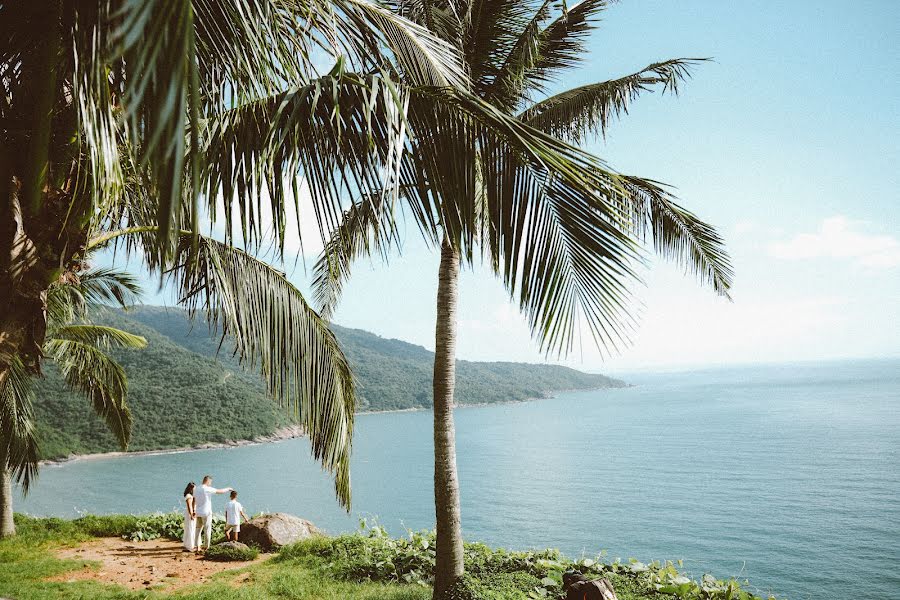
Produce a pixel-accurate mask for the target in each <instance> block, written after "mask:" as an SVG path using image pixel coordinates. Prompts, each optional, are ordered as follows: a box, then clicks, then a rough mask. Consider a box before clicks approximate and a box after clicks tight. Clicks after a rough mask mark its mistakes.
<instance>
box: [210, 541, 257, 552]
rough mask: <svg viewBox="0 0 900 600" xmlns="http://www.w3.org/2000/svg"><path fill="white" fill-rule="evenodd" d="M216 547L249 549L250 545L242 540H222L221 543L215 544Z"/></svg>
mask: <svg viewBox="0 0 900 600" xmlns="http://www.w3.org/2000/svg"><path fill="white" fill-rule="evenodd" d="M216 547H218V548H231V549H232V550H249V549H250V546H248V545H247V544H244V543H242V542H222V543H221V544H216Z"/></svg>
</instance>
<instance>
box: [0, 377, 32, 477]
mask: <svg viewBox="0 0 900 600" xmlns="http://www.w3.org/2000/svg"><path fill="white" fill-rule="evenodd" d="M31 377H32V375H31V373H29V372H28V370H27V369H26V368H25V366H24V365H23V364H22V361H21V360H19V359H15V360H13V361H12V363H11V365H10V369H9V371H8V372H7V376H6V377H5V378H4V379H3V380H2V381H0V468H3V467H4V466H7V467H8V468H9V469H10V471H12V474H13V477H14V478H15V479H16V480H17V481H18V482H19V483H20V484H21V486H22V491H23V492H24V493H28V488H29V487H30V486H31V483H32V482H33V481H34V479H35V478H36V477H37V472H38V456H39V450H38V442H37V438H36V436H35V431H34V412H33V409H32V401H33V398H34V393H33V392H32V390H31Z"/></svg>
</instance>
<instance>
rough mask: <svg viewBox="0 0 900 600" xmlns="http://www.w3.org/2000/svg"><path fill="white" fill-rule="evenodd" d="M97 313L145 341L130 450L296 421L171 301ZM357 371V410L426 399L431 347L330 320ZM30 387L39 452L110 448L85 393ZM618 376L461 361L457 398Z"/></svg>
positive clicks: (51, 378)
mask: <svg viewBox="0 0 900 600" xmlns="http://www.w3.org/2000/svg"><path fill="white" fill-rule="evenodd" d="M96 320H97V321H98V322H101V323H106V324H109V325H113V326H116V327H120V328H122V329H125V330H127V331H131V332H133V333H137V334H140V335H143V336H144V337H146V338H147V340H148V347H147V348H146V349H144V350H141V351H122V352H118V353H117V358H118V359H119V360H120V362H121V363H122V365H123V366H124V367H125V370H126V372H127V373H128V378H129V405H130V406H131V409H132V411H133V413H134V420H135V426H134V431H133V435H132V443H131V446H130V449H131V450H157V449H165V448H176V447H184V446H194V445H197V444H202V443H223V442H227V441H230V440H245V439H253V438H257V437H262V436H268V435H271V434H272V433H273V432H275V431H276V430H278V429H280V428H282V427H286V426H288V425H291V424H293V423H294V422H295V421H294V419H293V417H292V415H290V414H289V413H288V412H287V411H284V410H281V409H279V408H278V407H277V406H276V405H275V404H274V403H273V402H272V401H271V400H269V399H268V398H267V397H266V395H265V393H264V387H263V385H262V382H261V381H260V379H259V378H258V377H256V376H255V375H254V374H252V373H249V372H246V371H244V370H243V369H242V368H241V367H240V365H239V364H238V362H237V360H236V359H235V358H234V357H233V356H232V355H231V352H230V347H229V344H228V342H227V341H226V343H225V344H222V345H221V347H220V344H219V338H218V336H215V335H211V334H210V332H209V330H208V328H207V326H206V324H205V323H204V322H202V321H197V322H194V323H192V322H191V321H190V320H189V319H188V317H187V314H186V313H185V312H184V311H183V310H181V309H178V308H167V307H157V306H141V307H136V308H134V309H132V310H130V311H128V312H127V313H123V312H122V311H119V310H113V309H100V311H99V313H98V314H97V316H96ZM332 327H333V329H334V332H335V334H336V335H337V337H338V340H339V341H340V343H341V346H342V348H343V349H344V352H345V353H346V355H347V357H348V359H349V361H350V363H351V365H352V367H353V371H354V374H355V376H356V380H357V390H358V396H359V410H360V411H361V412H369V411H383V410H406V409H419V408H430V407H431V369H432V362H433V359H434V354H433V353H432V352H430V351H428V350H426V349H425V348H423V347H421V346H417V345H415V344H410V343H407V342H403V341H401V340H395V339H387V338H382V337H379V336H377V335H375V334H373V333H369V332H367V331H363V330H360V329H348V328H345V327H340V326H337V325H333V326H332ZM47 371H48V373H47V377H46V378H45V379H44V380H42V381H40V382H39V384H38V386H37V389H36V392H37V393H36V396H37V398H36V403H35V411H36V413H37V415H36V416H37V422H38V424H39V425H38V435H39V438H40V441H41V446H42V455H43V457H44V458H58V457H64V456H68V455H70V454H87V453H96V452H108V451H113V450H117V449H118V448H117V446H116V444H115V441H114V439H113V438H112V436H111V435H110V434H109V433H108V432H107V431H106V430H105V428H104V426H103V425H102V424H101V423H100V422H99V420H98V419H97V418H96V417H95V416H94V415H93V414H92V413H91V411H90V409H89V408H88V406H87V403H86V401H84V400H83V399H82V398H80V397H77V396H73V395H71V394H69V393H68V392H67V391H66V390H65V388H64V386H63V385H62V381H61V380H60V378H59V375H58V374H57V373H56V372H55V370H54V369H53V368H52V367H50V368H48V369H47ZM625 385H626V384H625V383H624V382H622V381H620V380H617V379H612V378H610V377H606V376H604V375H595V374H589V373H582V372H580V371H576V370H574V369H569V368H567V367H561V366H556V365H540V364H526V363H512V362H490V363H488V362H472V361H459V362H458V369H457V389H456V401H457V403H458V404H461V405H466V404H470V405H471V404H492V403H499V402H516V401H522V400H527V399H531V398H540V397H546V396H548V395H550V394H552V393H553V392H556V391H563V390H583V389H600V388H612V387H623V386H625Z"/></svg>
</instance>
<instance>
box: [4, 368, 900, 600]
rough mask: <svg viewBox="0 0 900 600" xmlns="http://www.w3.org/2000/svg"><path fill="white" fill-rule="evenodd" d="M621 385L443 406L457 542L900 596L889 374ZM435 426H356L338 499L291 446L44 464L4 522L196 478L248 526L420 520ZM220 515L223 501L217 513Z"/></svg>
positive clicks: (114, 500)
mask: <svg viewBox="0 0 900 600" xmlns="http://www.w3.org/2000/svg"><path fill="white" fill-rule="evenodd" d="M626 379H627V380H628V381H629V383H631V384H633V386H632V387H628V388H624V389H612V390H597V391H590V392H566V393H560V394H558V395H557V396H556V397H554V398H551V399H546V400H536V401H530V402H523V403H516V404H502V405H491V406H477V407H464V408H459V409H457V410H456V412H455V414H456V432H457V438H456V441H457V453H458V466H459V475H460V485H461V490H462V492H461V494H462V522H463V532H464V535H465V537H466V538H467V539H468V540H478V541H482V542H485V543H487V544H490V545H493V546H504V547H507V548H513V549H535V548H546V547H553V548H559V549H560V550H562V551H563V552H564V553H565V554H567V555H568V556H570V557H582V556H584V557H595V556H597V555H599V554H600V553H601V552H602V553H603V554H602V556H603V560H608V561H611V560H615V559H616V558H621V559H622V560H628V559H629V558H636V559H638V560H641V561H643V562H649V561H652V560H665V559H672V560H677V559H682V560H683V561H684V569H685V570H687V571H689V572H690V573H691V574H692V575H693V576H695V577H700V576H702V575H703V574H704V573H710V574H713V575H715V576H717V577H720V578H724V577H736V578H738V579H740V580H745V579H746V580H749V583H750V589H752V590H755V591H756V592H757V593H760V594H762V595H764V594H773V595H775V596H776V597H777V598H780V599H782V598H787V599H789V600H806V599H817V600H821V599H857V600H889V599H897V598H900V360H877V361H852V362H830V363H821V364H809V363H804V364H783V365H766V366H752V367H749V366H748V367H728V368H714V369H713V368H711V369H705V370H696V371H682V372H666V373H653V374H633V375H628V376H626ZM431 427H432V415H431V412H429V411H421V412H403V413H383V414H363V415H359V416H358V418H357V420H356V431H355V435H354V446H353V471H352V483H353V505H352V509H351V510H350V512H349V513H348V512H346V511H344V510H342V509H341V508H340V507H339V505H338V503H337V502H336V501H335V498H334V490H333V484H332V481H331V480H330V479H329V477H328V476H327V474H324V473H322V472H321V470H320V468H319V466H318V465H317V463H315V462H314V461H313V460H312V459H311V458H310V455H309V444H308V443H307V441H306V440H304V439H292V440H285V441H281V442H274V443H266V444H260V445H252V446H242V447H234V448H220V449H209V450H198V451H187V452H180V453H174V454H160V455H149V456H147V455H144V456H125V457H118V458H106V459H83V460H76V461H72V462H68V463H63V464H61V465H56V466H47V467H44V468H43V469H42V471H41V474H40V478H39V480H38V483H37V484H36V486H35V487H34V488H33V489H32V491H31V493H30V494H29V495H28V497H27V498H21V497H19V498H18V499H17V505H16V507H17V510H20V511H22V512H26V513H29V514H32V515H55V516H61V517H74V516H77V515H79V514H82V513H123V512H127V513H145V512H152V511H169V510H172V509H176V508H177V507H178V506H179V505H180V499H181V492H182V490H183V488H184V486H185V484H186V483H187V482H188V481H189V480H193V481H199V480H200V478H201V477H202V476H203V475H204V474H206V473H210V474H212V475H213V476H214V482H213V484H214V485H215V486H218V487H225V486H232V487H235V488H236V489H237V490H238V491H239V494H240V499H241V502H242V503H243V505H244V506H245V510H247V512H248V513H259V512H262V511H284V512H289V513H293V514H297V515H300V516H303V517H305V518H307V519H310V520H311V521H313V522H314V523H315V524H317V525H318V526H319V527H321V528H323V529H325V530H326V531H328V532H331V533H338V532H345V531H353V530H355V529H357V528H358V527H359V524H360V520H361V519H365V520H366V521H367V522H368V523H369V524H372V523H375V522H377V523H378V524H380V525H382V526H384V527H386V528H387V529H388V530H389V531H390V532H392V533H394V534H397V535H403V534H405V532H407V531H409V530H420V529H428V528H432V527H433V526H434V513H433V504H432V501H433V488H432V468H433V467H432V460H431V456H432V433H431ZM216 502H217V504H218V506H217V507H216V508H218V509H219V510H222V509H223V506H224V500H221V499H217V501H216Z"/></svg>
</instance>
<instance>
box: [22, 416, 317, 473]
mask: <svg viewBox="0 0 900 600" xmlns="http://www.w3.org/2000/svg"><path fill="white" fill-rule="evenodd" d="M298 437H303V428H302V427H301V426H299V425H288V426H287V427H282V428H281V429H276V430H275V431H274V432H272V433H271V434H269V435H260V436H257V437H255V438H253V439H251V440H228V441H225V442H204V443H202V444H196V445H194V446H181V447H179V448H160V449H158V450H137V451H134V452H128V451H124V452H123V451H121V450H120V451H116V452H97V453H93V454H70V455H69V456H66V457H65V458H48V459H45V460H42V461H40V462H39V463H38V464H39V465H40V466H41V467H53V466H59V465H64V464H67V463H72V462H76V461H83V460H99V459H104V458H119V457H122V456H157V455H160V454H180V453H182V452H193V451H195V450H215V449H217V448H237V447H240V446H256V445H259V444H268V443H270V442H280V441H282V440H290V439H293V438H298Z"/></svg>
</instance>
